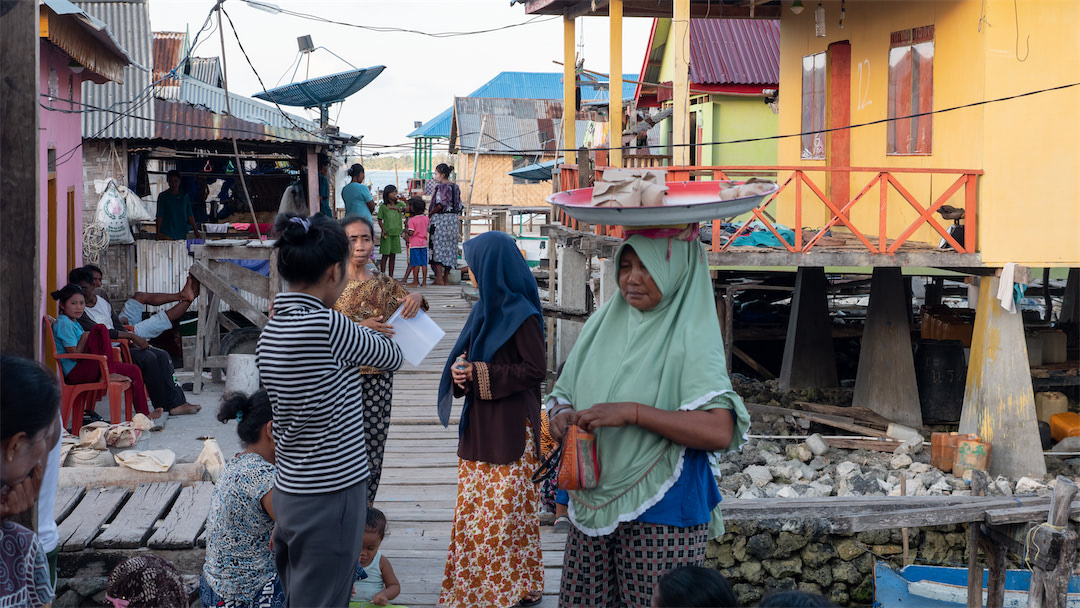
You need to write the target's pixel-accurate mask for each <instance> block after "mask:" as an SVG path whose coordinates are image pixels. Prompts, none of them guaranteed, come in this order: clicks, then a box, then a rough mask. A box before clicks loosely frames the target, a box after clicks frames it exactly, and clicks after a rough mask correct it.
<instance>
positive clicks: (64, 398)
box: [42, 316, 135, 434]
mask: <svg viewBox="0 0 1080 608" xmlns="http://www.w3.org/2000/svg"><path fill="white" fill-rule="evenodd" d="M42 325H43V326H44V327H45V348H46V349H47V352H49V353H52V355H53V359H54V360H55V361H56V376H57V378H59V379H60V419H61V421H63V422H64V423H67V421H68V419H69V418H70V420H71V424H70V429H71V432H72V433H75V434H78V432H79V429H81V428H82V419H83V413H85V412H86V410H87V408H88V407H89V408H90V409H93V407H94V404H95V403H97V402H98V400H99V399H101V398H102V397H103V396H104V395H105V394H108V395H109V421H110V422H114V423H115V422H121V421H122V420H123V418H122V417H121V401H123V402H124V405H126V407H124V408H123V409H124V410H126V412H127V418H128V420H131V418H132V417H133V416H134V413H133V412H134V409H135V408H134V397H133V395H132V392H131V382H130V381H129V380H125V381H122V382H113V381H110V380H109V366H108V362H107V360H106V359H105V355H92V354H89V353H59V352H57V350H56V339H55V338H54V337H53V328H52V323H51V322H49V317H48V316H46V317H45V318H44V319H42ZM65 359H67V360H74V361H81V360H89V361H97V363H98V365H100V366H101V377H100V379H99V380H98V381H97V382H87V383H85V384H68V382H67V379H66V378H64V369H63V368H62V367H61V366H60V361H62V360H65ZM125 393H126V394H125Z"/></svg>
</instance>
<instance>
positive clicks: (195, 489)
mask: <svg viewBox="0 0 1080 608" xmlns="http://www.w3.org/2000/svg"><path fill="white" fill-rule="evenodd" d="M213 494H214V484H212V483H210V482H207V481H200V482H199V483H196V484H194V485H191V486H188V487H186V488H184V489H183V490H182V491H181V492H180V496H179V497H177V499H176V502H175V503H173V507H172V509H170V510H169V514H168V516H166V517H165V521H163V522H162V523H161V526H160V527H159V528H158V529H157V531H156V532H154V535H153V536H151V537H150V542H149V543H147V546H148V547H150V548H151V549H191V548H193V547H195V539H197V538H198V537H199V533H200V532H202V529H203V525H204V524H206V516H207V515H209V514H210V499H211V497H212V496H213Z"/></svg>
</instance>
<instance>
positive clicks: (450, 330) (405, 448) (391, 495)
mask: <svg viewBox="0 0 1080 608" xmlns="http://www.w3.org/2000/svg"><path fill="white" fill-rule="evenodd" d="M422 293H423V294H424V297H425V298H427V300H428V304H429V305H430V310H429V311H428V312H429V314H430V315H431V317H432V319H434V320H435V322H436V323H438V324H439V326H440V327H442V328H443V330H445V331H446V337H444V338H443V339H442V341H441V342H439V344H438V345H437V346H436V347H435V350H434V351H432V353H431V354H430V355H428V357H427V359H425V360H424V361H423V363H422V364H421V365H420V366H419V367H418V368H410V367H409V366H408V364H406V367H405V368H403V369H402V370H400V371H398V372H397V373H396V374H395V375H394V405H393V410H392V412H391V416H390V433H389V438H388V439H387V444H386V456H385V458H384V463H383V474H382V481H381V482H380V485H379V493H378V495H377V497H376V501H375V506H376V507H378V508H379V509H382V510H383V511H384V512H385V513H386V518H387V521H388V522H389V528H388V529H389V532H388V534H387V536H386V540H384V541H383V545H382V550H383V552H384V554H385V555H386V557H387V558H388V559H390V560H391V563H392V564H393V566H394V572H395V573H397V575H398V578H399V579H400V580H401V589H402V592H401V595H400V596H399V597H398V598H397V599H395V600H394V603H396V604H403V605H406V606H410V607H412V608H418V607H424V606H435V605H436V604H437V603H438V599H439V591H440V590H441V588H442V579H443V568H444V567H445V565H446V551H447V548H448V547H449V546H450V528H451V523H452V521H453V516H454V504H455V501H456V499H457V424H456V423H457V419H458V416H459V415H460V413H461V406H460V403H458V404H455V406H454V410H453V413H452V414H451V416H450V420H451V425H450V428H448V429H444V428H443V427H442V425H441V424H439V417H438V413H437V412H436V409H435V402H436V398H437V396H438V390H439V377H440V375H441V374H442V367H443V364H444V363H445V362H446V358H447V357H448V356H449V353H450V349H451V348H452V347H453V345H454V342H455V341H456V340H457V337H458V334H459V333H460V332H461V328H462V327H463V326H464V325H465V319H466V317H468V315H469V304H468V303H467V302H466V301H465V300H464V299H462V297H461V287H455V286H450V287H430V286H429V287H425V288H423V290H422ZM540 530H541V541H542V546H543V552H544V566H545V576H544V602H543V604H542V606H545V607H553V606H555V605H556V603H557V602H556V593H557V592H558V588H559V582H560V581H561V575H562V555H563V547H564V544H565V538H566V537H565V535H560V534H555V533H554V532H552V531H551V527H550V526H543V527H541V529H540Z"/></svg>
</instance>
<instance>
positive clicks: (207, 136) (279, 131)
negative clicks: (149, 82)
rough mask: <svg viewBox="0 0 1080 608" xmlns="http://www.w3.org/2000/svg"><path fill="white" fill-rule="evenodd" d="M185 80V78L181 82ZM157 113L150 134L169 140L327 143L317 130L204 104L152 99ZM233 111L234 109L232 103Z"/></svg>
mask: <svg viewBox="0 0 1080 608" xmlns="http://www.w3.org/2000/svg"><path fill="white" fill-rule="evenodd" d="M187 80H189V79H187V78H185V81H187ZM154 105H155V113H156V115H157V121H156V128H155V132H154V136H155V137H156V138H158V139H167V140H171V141H215V140H219V139H229V138H231V137H236V138H237V139H242V140H256V141H275V142H276V141H281V140H290V141H306V142H312V143H329V141H330V140H329V139H328V138H326V137H324V136H322V135H319V134H318V131H317V130H313V131H312V132H311V133H305V132H304V131H298V130H296V129H291V128H284V127H280V126H276V125H270V124H265V123H260V122H253V121H251V120H244V119H242V118H237V117H236V116H226V115H222V114H218V113H214V112H212V111H210V110H209V109H207V108H205V107H198V106H194V105H191V104H189V103H185V102H182V101H180V102H178V101H168V100H165V99H156V100H154ZM233 111H234V112H235V111H236V106H234V108H233Z"/></svg>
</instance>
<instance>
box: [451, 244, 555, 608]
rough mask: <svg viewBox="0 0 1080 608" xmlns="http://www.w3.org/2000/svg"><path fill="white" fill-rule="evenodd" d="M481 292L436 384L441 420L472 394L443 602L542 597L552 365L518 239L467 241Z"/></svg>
mask: <svg viewBox="0 0 1080 608" xmlns="http://www.w3.org/2000/svg"><path fill="white" fill-rule="evenodd" d="M465 261H466V262H467V263H468V264H469V276H470V277H472V279H473V281H474V284H475V285H477V289H478V290H479V294H480V299H479V301H477V302H476V304H474V305H473V309H472V312H471V313H469V319H468V321H466V322H465V327H464V329H462V330H461V335H460V336H459V337H458V339H457V342H456V343H455V344H454V347H453V349H452V350H451V351H450V356H449V357H448V358H447V361H446V368H445V369H444V370H443V376H442V380H441V382H440V383H439V418H440V420H441V421H442V423H443V425H444V426H445V425H447V424H448V423H449V421H450V406H451V404H452V401H453V398H454V397H455V396H456V397H465V406H464V408H463V409H462V411H461V420H460V422H459V423H458V434H459V437H460V438H459V440H458V459H459V460H458V495H457V505H456V508H455V509H454V523H453V532H452V533H451V537H450V550H449V554H448V556H447V559H446V573H445V576H444V578H443V587H442V594H441V595H440V596H439V605H441V606H448V607H450V608H456V607H462V608H466V607H467V608H473V607H480V606H483V607H488V608H490V607H500V608H508V607H509V606H514V605H517V604H519V603H520V604H521V605H523V606H535V605H536V604H539V603H540V600H541V597H540V592H541V591H542V590H543V588H544V564H543V561H542V559H541V554H540V521H539V517H538V515H539V509H540V492H539V488H538V487H537V485H536V484H535V483H533V482H532V479H531V477H532V474H533V472H534V471H535V470H536V468H537V467H538V466H539V465H540V454H539V446H540V383H541V382H542V381H543V380H544V377H545V373H546V372H545V370H546V360H545V355H544V353H545V350H544V330H543V325H542V312H541V308H540V296H539V293H538V292H537V288H536V279H534V278H533V276H532V273H531V272H530V271H529V267H528V265H526V263H525V259H524V258H523V257H522V256H521V252H520V251H518V248H517V245H516V244H515V243H514V239H513V238H511V237H510V236H509V235H507V234H505V233H502V232H487V233H485V234H482V235H480V236H478V237H476V238H474V239H471V240H469V241H468V242H466V243H465Z"/></svg>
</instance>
